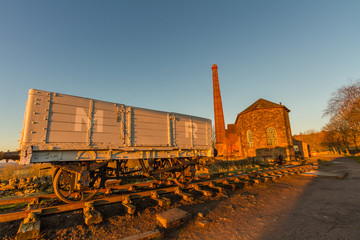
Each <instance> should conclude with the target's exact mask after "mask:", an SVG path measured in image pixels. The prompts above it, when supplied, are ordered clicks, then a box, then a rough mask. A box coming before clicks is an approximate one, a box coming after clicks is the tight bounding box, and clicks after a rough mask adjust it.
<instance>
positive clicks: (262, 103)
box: [235, 98, 290, 122]
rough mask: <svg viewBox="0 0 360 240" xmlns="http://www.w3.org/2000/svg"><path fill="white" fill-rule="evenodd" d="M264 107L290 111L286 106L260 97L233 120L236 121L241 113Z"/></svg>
mask: <svg viewBox="0 0 360 240" xmlns="http://www.w3.org/2000/svg"><path fill="white" fill-rule="evenodd" d="M264 108H284V109H285V111H287V112H290V110H289V109H288V108H287V107H285V106H284V105H281V104H277V103H273V102H270V101H268V100H265V99H262V98H260V99H259V100H257V101H256V102H254V103H253V104H251V105H250V106H249V107H248V108H246V109H245V110H244V111H242V112H241V113H239V114H238V115H237V118H236V121H235V122H237V120H238V118H239V116H240V115H243V114H245V113H248V112H251V111H254V110H259V109H264Z"/></svg>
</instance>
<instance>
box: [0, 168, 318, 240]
mask: <svg viewBox="0 0 360 240" xmlns="http://www.w3.org/2000/svg"><path fill="white" fill-rule="evenodd" d="M313 168H314V166H313V165H310V164H307V165H296V166H292V165H290V166H283V167H281V168H277V169H268V170H263V171H257V172H250V173H246V174H244V173H242V172H233V173H216V174H206V175H200V176H196V177H195V179H194V181H193V182H191V183H190V184H187V185H184V186H182V187H179V186H178V185H176V184H175V183H173V182H172V181H171V180H169V181H167V182H160V181H151V182H142V183H136V184H127V185H116V182H109V183H107V187H108V188H107V189H105V190H103V191H101V192H100V193H99V195H98V196H97V197H95V198H94V199H93V200H91V201H89V202H77V203H69V204H59V205H56V206H51V207H40V208H36V207H37V203H39V202H40V200H43V199H54V198H55V197H56V196H55V195H54V194H49V195H40V196H33V197H27V198H19V199H9V200H1V201H0V206H2V205H9V204H20V203H29V205H28V207H27V209H26V210H23V211H18V212H12V213H5V214H0V223H3V222H10V221H14V220H21V219H24V221H23V222H22V223H21V225H20V228H19V231H18V235H17V239H28V238H30V237H34V236H35V237H36V235H38V234H39V233H40V217H41V216H46V215H51V214H58V213H63V212H69V211H75V210H80V209H83V213H84V219H85V223H86V224H95V223H99V222H101V221H102V217H101V213H100V212H98V211H97V210H96V209H95V207H97V206H101V205H106V204H111V203H119V202H121V203H122V205H123V206H124V207H125V209H126V212H127V213H128V214H134V213H135V211H136V206H135V205H134V204H133V202H132V200H134V199H140V198H151V199H152V200H153V201H156V202H157V204H158V205H160V206H169V205H170V204H171V201H170V199H169V198H166V197H165V196H166V194H176V195H179V196H181V198H182V199H183V200H185V201H192V200H193V199H194V196H193V195H192V194H190V193H188V191H189V190H195V191H197V192H200V193H201V194H202V195H204V196H207V197H211V196H213V195H214V194H215V193H216V194H227V189H231V190H235V189H236V188H238V187H242V186H248V185H253V184H258V183H261V182H268V181H272V180H275V179H278V178H280V177H282V176H286V175H294V174H298V173H302V172H305V171H310V170H311V169H313Z"/></svg>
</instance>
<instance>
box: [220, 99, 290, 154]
mask: <svg viewBox="0 0 360 240" xmlns="http://www.w3.org/2000/svg"><path fill="white" fill-rule="evenodd" d="M289 112H290V110H289V109H288V108H286V107H285V106H284V105H281V104H276V103H273V102H270V101H267V100H265V99H261V98H260V99H259V100H257V101H256V102H255V103H253V104H252V105H251V106H249V107H248V108H247V109H245V110H244V111H242V112H241V113H239V114H238V116H237V118H236V121H235V123H234V124H228V128H227V130H226V140H227V141H226V145H227V147H226V149H227V156H239V157H242V158H247V157H256V158H258V159H259V160H267V159H276V158H278V157H279V156H282V157H283V158H284V159H286V160H291V159H293V157H294V148H293V139H292V135H291V128H290V120H289Z"/></svg>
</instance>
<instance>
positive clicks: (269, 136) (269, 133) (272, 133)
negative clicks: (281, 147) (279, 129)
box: [266, 127, 278, 146]
mask: <svg viewBox="0 0 360 240" xmlns="http://www.w3.org/2000/svg"><path fill="white" fill-rule="evenodd" d="M266 140H267V145H268V146H275V145H277V144H278V141H277V137H276V130H275V128H273V127H268V128H267V129H266Z"/></svg>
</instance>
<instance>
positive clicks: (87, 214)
mask: <svg viewBox="0 0 360 240" xmlns="http://www.w3.org/2000/svg"><path fill="white" fill-rule="evenodd" d="M83 211H84V219H85V224H86V225H92V224H98V223H101V222H102V216H101V213H100V212H99V211H97V210H96V209H95V208H94V202H86V203H85V207H84V209H83Z"/></svg>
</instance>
